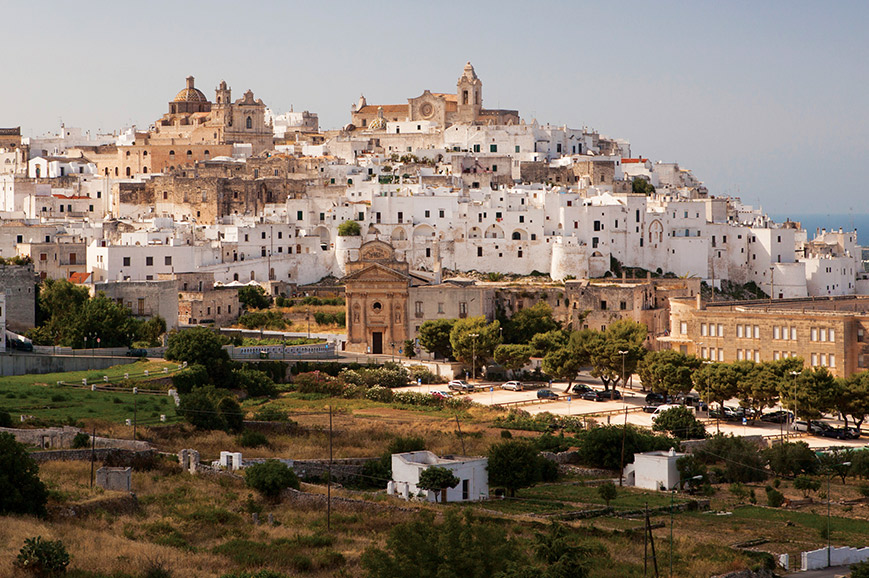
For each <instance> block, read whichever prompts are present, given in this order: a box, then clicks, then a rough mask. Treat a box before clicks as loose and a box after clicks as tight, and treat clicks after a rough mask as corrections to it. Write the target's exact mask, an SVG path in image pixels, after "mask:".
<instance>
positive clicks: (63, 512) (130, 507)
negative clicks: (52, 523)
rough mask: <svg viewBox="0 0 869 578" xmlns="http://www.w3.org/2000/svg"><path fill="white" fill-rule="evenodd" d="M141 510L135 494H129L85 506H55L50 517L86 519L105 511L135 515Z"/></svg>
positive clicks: (49, 512) (51, 509)
mask: <svg viewBox="0 0 869 578" xmlns="http://www.w3.org/2000/svg"><path fill="white" fill-rule="evenodd" d="M138 509H139V500H138V499H137V498H136V495H135V494H127V495H126V496H119V497H117V498H103V499H99V500H93V501H91V502H85V503H84V504H72V505H69V506H54V507H51V508H49V511H48V514H49V517H51V518H54V519H57V518H86V517H87V516H90V515H91V514H93V513H96V512H99V511H101V510H102V511H105V512H108V513H110V514H114V515H118V514H133V513H135V512H136V510H138Z"/></svg>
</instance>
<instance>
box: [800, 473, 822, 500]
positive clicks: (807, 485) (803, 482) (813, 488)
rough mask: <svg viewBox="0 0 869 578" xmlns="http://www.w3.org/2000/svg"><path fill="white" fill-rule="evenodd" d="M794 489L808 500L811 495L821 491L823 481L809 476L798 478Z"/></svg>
mask: <svg viewBox="0 0 869 578" xmlns="http://www.w3.org/2000/svg"><path fill="white" fill-rule="evenodd" d="M794 489H795V490H799V491H801V492H802V493H803V497H804V498H808V497H809V494H810V493H812V492H817V491H818V490H820V489H821V480H818V479H816V478H810V477H809V476H797V477H796V478H795V479H794Z"/></svg>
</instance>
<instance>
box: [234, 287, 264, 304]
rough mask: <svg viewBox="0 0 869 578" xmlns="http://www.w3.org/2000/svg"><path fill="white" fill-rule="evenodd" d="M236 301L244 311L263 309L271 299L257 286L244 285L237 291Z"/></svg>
mask: <svg viewBox="0 0 869 578" xmlns="http://www.w3.org/2000/svg"><path fill="white" fill-rule="evenodd" d="M238 301H239V303H241V304H242V305H244V307H245V308H246V309H265V308H266V307H268V306H269V305H270V304H271V302H272V298H271V297H270V296H269V295H267V294H266V291H265V289H263V288H262V287H260V286H259V285H245V286H244V287H239V289H238Z"/></svg>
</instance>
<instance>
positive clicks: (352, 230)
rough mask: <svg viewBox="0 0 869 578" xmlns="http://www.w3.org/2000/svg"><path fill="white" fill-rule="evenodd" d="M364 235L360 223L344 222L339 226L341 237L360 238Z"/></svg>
mask: <svg viewBox="0 0 869 578" xmlns="http://www.w3.org/2000/svg"><path fill="white" fill-rule="evenodd" d="M361 234H362V227H361V226H360V225H359V221H344V222H343V223H341V224H340V225H338V236H339V237H358V236H359V235H361Z"/></svg>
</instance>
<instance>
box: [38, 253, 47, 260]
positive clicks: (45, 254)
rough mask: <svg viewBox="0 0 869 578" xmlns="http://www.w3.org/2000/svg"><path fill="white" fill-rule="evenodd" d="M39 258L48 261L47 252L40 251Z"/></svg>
mask: <svg viewBox="0 0 869 578" xmlns="http://www.w3.org/2000/svg"><path fill="white" fill-rule="evenodd" d="M39 260H40V261H48V254H47V253H40V254H39Z"/></svg>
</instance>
